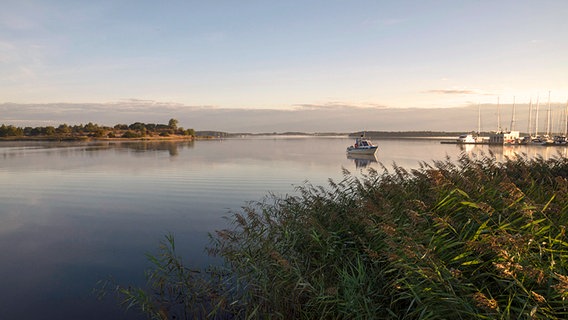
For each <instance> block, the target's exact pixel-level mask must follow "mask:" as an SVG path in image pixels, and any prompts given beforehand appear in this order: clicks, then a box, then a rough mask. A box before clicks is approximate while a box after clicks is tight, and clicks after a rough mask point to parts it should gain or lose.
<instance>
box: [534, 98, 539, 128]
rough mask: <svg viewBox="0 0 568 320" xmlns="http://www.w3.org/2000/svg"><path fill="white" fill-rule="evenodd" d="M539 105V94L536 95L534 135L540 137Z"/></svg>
mask: <svg viewBox="0 0 568 320" xmlns="http://www.w3.org/2000/svg"><path fill="white" fill-rule="evenodd" d="M538 107H539V102H538V95H537V96H536V116H535V120H534V122H535V129H534V135H535V137H538Z"/></svg>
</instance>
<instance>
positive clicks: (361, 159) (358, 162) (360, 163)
mask: <svg viewBox="0 0 568 320" xmlns="http://www.w3.org/2000/svg"><path fill="white" fill-rule="evenodd" d="M347 159H350V160H353V162H355V168H366V167H367V166H369V165H370V164H371V163H374V162H377V157H376V156H375V155H374V154H347Z"/></svg>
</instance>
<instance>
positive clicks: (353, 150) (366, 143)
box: [346, 136, 378, 155]
mask: <svg viewBox="0 0 568 320" xmlns="http://www.w3.org/2000/svg"><path fill="white" fill-rule="evenodd" d="M377 149H378V146H376V145H374V144H373V143H372V142H371V140H369V139H367V138H365V137H363V136H361V137H360V138H356V139H355V143H354V144H353V145H352V146H349V147H347V150H346V151H347V153H348V154H351V155H353V154H368V155H373V154H375V152H377Z"/></svg>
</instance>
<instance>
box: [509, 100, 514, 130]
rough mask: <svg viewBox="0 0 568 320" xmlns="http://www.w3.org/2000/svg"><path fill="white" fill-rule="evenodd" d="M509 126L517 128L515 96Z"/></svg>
mask: <svg viewBox="0 0 568 320" xmlns="http://www.w3.org/2000/svg"><path fill="white" fill-rule="evenodd" d="M509 128H510V129H509V130H511V131H513V130H515V97H513V114H512V115H511V126H510V127H509Z"/></svg>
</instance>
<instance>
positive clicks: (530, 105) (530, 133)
mask: <svg viewBox="0 0 568 320" xmlns="http://www.w3.org/2000/svg"><path fill="white" fill-rule="evenodd" d="M528 129H529V138H530V137H532V98H531V100H530V102H529V126H528Z"/></svg>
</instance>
